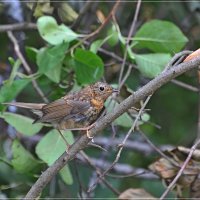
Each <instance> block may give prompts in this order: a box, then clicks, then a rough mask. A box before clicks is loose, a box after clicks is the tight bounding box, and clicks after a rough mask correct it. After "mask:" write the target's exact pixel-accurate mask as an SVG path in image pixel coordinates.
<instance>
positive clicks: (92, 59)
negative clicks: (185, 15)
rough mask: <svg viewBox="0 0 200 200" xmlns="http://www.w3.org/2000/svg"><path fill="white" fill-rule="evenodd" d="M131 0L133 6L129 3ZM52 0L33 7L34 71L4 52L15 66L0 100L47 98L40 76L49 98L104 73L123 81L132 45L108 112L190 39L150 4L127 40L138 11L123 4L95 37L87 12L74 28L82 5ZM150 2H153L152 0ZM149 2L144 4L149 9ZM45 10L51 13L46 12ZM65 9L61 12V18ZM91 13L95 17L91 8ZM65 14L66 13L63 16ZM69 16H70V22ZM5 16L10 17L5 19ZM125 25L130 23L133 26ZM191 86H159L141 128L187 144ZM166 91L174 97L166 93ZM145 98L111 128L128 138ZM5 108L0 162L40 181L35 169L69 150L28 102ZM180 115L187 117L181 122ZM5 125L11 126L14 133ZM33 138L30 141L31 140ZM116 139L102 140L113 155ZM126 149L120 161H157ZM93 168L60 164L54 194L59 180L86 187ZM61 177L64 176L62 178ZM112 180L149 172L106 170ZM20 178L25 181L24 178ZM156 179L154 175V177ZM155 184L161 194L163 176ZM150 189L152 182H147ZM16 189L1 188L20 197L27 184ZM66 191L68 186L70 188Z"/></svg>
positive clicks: (30, 48)
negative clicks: (154, 13) (112, 172)
mask: <svg viewBox="0 0 200 200" xmlns="http://www.w3.org/2000/svg"><path fill="white" fill-rule="evenodd" d="M101 4H102V5H99V6H100V7H101V6H102V7H101V8H102V10H104V9H105V10H106V8H105V6H106V5H107V4H108V5H109V6H110V4H109V3H108V2H102V3H101ZM55 5H56V3H55ZM55 5H54V6H55ZM125 5H129V3H125ZM130 5H131V6H132V4H131V3H130ZM161 5H163V4H162V3H159V2H157V3H155V4H154V6H153V8H154V11H156V10H155V9H156V6H161ZM54 6H53V4H50V1H46V2H45V3H43V4H42V3H41V2H40V3H38V4H37V5H36V7H35V9H36V10H34V12H33V13H32V14H34V16H37V17H38V18H37V19H35V20H36V26H37V31H36V32H31V33H28V32H25V34H26V36H27V37H26V38H28V39H27V40H26V41H25V43H24V46H25V55H26V56H25V58H26V59H27V61H28V63H29V65H30V66H31V69H32V71H34V73H33V74H31V75H27V74H26V73H25V72H24V70H23V66H22V64H21V61H20V60H19V59H16V57H15V56H14V55H10V54H9V55H6V56H7V57H6V58H3V59H4V60H3V59H2V60H0V70H1V66H2V68H3V62H4V63H6V66H9V68H10V70H7V71H9V73H8V72H4V73H5V74H2V75H1V79H4V81H3V82H2V85H1V88H0V103H3V102H10V101H23V102H42V101H43V99H41V98H40V97H39V95H38V94H37V93H35V90H34V89H33V86H32V81H33V80H35V81H36V82H37V84H38V87H39V88H40V89H41V90H42V91H43V93H44V94H45V96H46V97H48V99H49V100H50V101H53V100H55V99H57V98H60V97H61V96H62V95H60V94H63V95H64V94H66V93H67V92H72V91H75V90H77V88H78V89H80V88H81V87H82V86H85V85H88V84H91V83H94V82H96V81H98V80H104V79H106V81H107V82H109V83H110V84H112V83H115V85H116V87H118V86H119V82H118V76H119V74H120V69H121V64H122V60H123V56H124V54H125V53H126V52H127V59H126V61H127V64H128V65H130V64H133V66H134V70H132V72H130V74H129V76H128V79H127V80H126V81H125V84H124V85H123V87H122V89H121V93H120V96H119V97H118V98H116V99H109V100H108V101H107V102H106V104H105V107H106V110H107V112H112V110H113V109H115V107H116V105H118V104H119V103H120V102H121V101H122V100H123V99H125V98H127V97H128V96H129V95H130V94H131V93H132V92H133V90H135V89H137V88H138V87H140V86H141V85H143V84H144V83H145V82H146V81H148V80H149V79H153V78H154V77H156V76H157V75H158V74H160V73H162V71H163V70H164V69H165V66H166V64H167V63H168V62H169V61H170V59H171V58H172V56H173V55H174V54H175V53H177V52H179V51H181V50H182V49H184V48H185V46H186V44H187V43H190V40H191V35H190V34H187V36H186V35H185V34H184V33H183V30H181V29H180V28H179V26H177V25H176V24H177V23H175V19H171V16H166V19H165V20H159V19H154V20H152V19H153V18H154V17H153V16H152V17H150V19H148V20H146V18H145V17H144V15H145V12H144V11H142V10H141V12H142V13H141V18H142V19H140V20H141V21H140V23H139V24H140V26H139V27H137V29H136V27H135V33H134V35H133V36H132V37H131V38H129V39H130V41H129V42H128V43H127V40H128V38H127V33H128V31H129V28H130V24H131V20H130V16H132V15H133V11H132V9H130V8H128V12H127V13H126V12H124V13H120V12H119V15H120V16H119V17H118V18H119V19H118V20H119V24H117V21H118V20H116V21H113V22H112V20H110V21H111V22H110V23H108V24H107V26H106V27H104V29H103V30H101V32H100V33H98V34H96V35H95V36H94V37H92V38H89V37H88V38H87V36H88V35H85V33H88V32H92V30H93V28H94V27H93V26H92V24H91V23H90V20H89V18H87V20H88V21H86V23H87V22H88V25H87V24H84V23H82V24H80V27H79V28H76V29H73V22H74V21H73V20H75V19H77V16H76V15H77V13H76V11H75V10H74V9H73V6H72V7H71V6H70V5H69V4H65V2H62V5H61V4H59V3H58V4H57V6H55V7H54ZM145 6H147V7H148V8H152V7H151V5H149V4H148V3H146V4H145ZM145 6H144V9H146V7H145ZM33 7H34V6H33V5H30V4H29V8H33ZM65 9H67V10H68V11H70V13H71V14H73V16H74V17H73V18H71V15H70V13H69V16H68V15H67V14H66V12H64V11H65ZM55 10H62V13H59V14H58V16H57V15H56V14H55V12H54V11H55ZM45 11H46V13H48V14H50V15H51V16H47V15H45ZM105 13H106V11H105ZM60 15H62V17H60V18H59V16H60ZM88 15H89V16H90V17H91V18H94V16H92V14H89V12H88ZM86 17H87V16H86ZM69 18H70V20H69ZM123 18H124V19H123ZM2 19H3V18H2ZM2 19H1V20H2ZM62 19H68V20H63V21H62ZM121 19H123V21H121ZM1 20H0V21H1ZM181 21H182V20H180V21H179V22H181ZM69 22H70V23H71V24H70V25H67V23H69ZM83 22H84V17H83ZM4 23H7V21H5V22H4ZM127 25H129V26H128V27H129V28H128V27H127ZM98 26H99V24H97V23H96V24H95V28H97V27H98ZM0 29H1V26H0ZM184 32H187V31H184ZM2 37H3V36H2ZM29 38H30V39H29ZM0 39H1V38H0ZM2 41H4V40H2ZM198 42H199V40H198ZM127 44H128V46H127ZM6 46H8V41H7V43H3V42H2V45H1V47H0V52H2V53H3V51H4V48H5V47H6ZM105 51H107V53H105ZM105 54H106V55H105ZM111 57H112V58H111ZM8 58H9V59H8ZM0 59H1V57H0ZM117 59H118V60H117ZM120 59H121V60H120ZM8 60H9V61H10V64H9V65H8V63H7V61H8ZM119 60H120V62H119ZM125 71H128V68H127V66H125ZM124 74H125V73H124ZM124 74H123V76H124ZM191 76H192V74H189V75H188V76H185V77H181V80H183V81H186V82H192V83H195V80H194V79H193V80H191ZM190 94H191V93H189V92H188V91H185V90H184V91H183V89H177V88H175V87H174V86H172V85H169V86H168V87H166V88H165V89H163V90H161V91H159V92H158V93H156V94H155V95H154V96H153V97H152V100H151V103H150V104H149V108H151V109H152V111H151V112H148V111H145V112H144V113H143V114H142V115H141V118H140V120H139V122H138V123H137V128H138V127H139V128H140V129H142V130H144V132H146V133H147V135H148V136H150V137H151V140H152V141H153V142H155V143H157V144H159V145H161V144H162V143H165V144H166V143H170V144H173V145H177V144H178V143H185V144H186V145H187V144H188V142H191V141H192V137H191V138H190V141H189V140H188V139H187V135H186V132H188V134H189V135H192V134H193V133H194V129H195V124H194V121H195V114H196V113H193V112H192V114H191V116H190V117H188V116H187V115H190V112H191V110H195V108H196V107H195V106H196V104H195V102H196V96H195V95H193V94H192V95H190ZM166 96H167V97H169V98H166ZM183 101H184V102H185V103H184V102H183ZM142 103H143V102H141V104H140V105H136V108H133V109H131V110H129V111H128V112H127V113H124V114H123V115H121V116H120V117H119V118H118V119H117V120H115V121H114V123H113V126H112V127H114V128H113V129H112V131H113V130H115V131H116V132H117V133H116V134H117V136H115V137H116V138H117V139H118V138H123V137H124V135H125V134H126V133H127V132H128V130H129V129H130V128H131V126H132V125H133V123H134V119H135V117H136V116H137V114H138V112H137V109H138V108H140V107H141V106H142ZM186 104H187V105H186ZM0 110H1V111H2V112H1V113H0V118H1V119H2V122H1V121H0V125H2V127H6V128H4V130H3V129H2V130H1V131H2V132H1V134H2V136H1V135H0V137H2V139H3V140H1V142H0V144H1V147H0V158H1V159H0V166H1V164H3V163H5V164H6V165H8V167H9V170H8V169H6V170H5V171H7V172H6V175H7V176H9V173H10V171H12V173H15V174H17V175H19V179H20V178H22V179H24V180H25V185H26V186H30V183H31V184H33V183H34V182H35V178H34V177H38V176H39V175H40V173H41V171H42V170H45V168H46V167H47V166H50V165H52V164H53V163H54V162H55V161H56V159H57V158H58V157H59V156H60V155H62V153H63V152H64V151H65V150H66V144H65V143H64V141H63V139H62V138H61V137H60V135H59V133H58V132H57V130H55V129H52V127H48V126H46V125H44V124H41V123H36V124H32V123H33V121H34V119H33V116H32V115H31V116H30V115H29V116H27V115H28V113H27V112H26V111H24V110H23V109H20V110H16V109H14V108H13V107H9V108H8V110H9V111H10V112H8V111H7V112H6V111H5V110H6V106H5V105H1V104H0ZM183 119H184V122H187V124H184V122H183ZM5 122H6V123H5ZM155 124H156V125H157V124H158V125H161V126H162V130H161V131H160V130H158V129H157V128H156V127H157V126H156V125H155ZM11 127H12V128H11ZM13 128H14V129H13ZM113 132H114V131H113ZM5 133H9V134H8V135H9V136H8V135H7V134H5ZM158 133H162V134H158ZM190 133H191V134H190ZM63 134H64V136H65V138H66V139H67V141H68V142H69V143H70V144H72V143H73V142H74V138H73V135H72V132H71V131H64V132H63ZM104 134H105V135H104ZM111 134H112V133H111V130H110V129H109V128H108V129H106V130H105V131H104V132H103V133H102V135H103V136H104V137H105V138H107V137H108V135H109V136H111ZM113 135H114V134H113ZM166 135H167V136H166ZM182 135H183V136H182ZM193 135H194V134H193ZM76 136H77V135H76ZM10 137H12V139H11V138H10ZM77 137H78V136H77ZM140 137H141V136H139V135H138V134H137V133H135V135H133V136H132V137H131V140H136V141H137V140H138V138H139V141H141V140H143V139H141V138H140ZM38 138H39V141H38ZM35 141H36V142H35ZM29 142H30V144H31V145H29ZM109 145H110V147H109ZM112 145H113V144H111V143H110V144H108V147H107V146H105V148H108V154H106V156H105V157H106V159H108V162H112V161H113V160H114V158H115V156H116V155H115V153H116V147H115V146H114V147H113V146H112ZM111 146H112V147H113V148H111ZM86 152H87V153H88V155H90V156H91V157H96V158H102V157H104V155H103V153H102V152H101V150H99V149H94V150H93V148H92V147H89V148H88V149H87V151H86ZM125 152H126V154H125V153H124V154H123V156H122V157H121V158H120V162H124V163H126V164H128V165H129V166H132V167H143V168H147V167H148V165H149V164H150V162H151V161H152V157H150V158H147V157H146V155H145V156H143V155H142V156H141V152H140V153H138V152H131V151H128V150H125ZM10 155H12V156H10ZM74 163H76V161H74ZM79 167H80V169H79ZM3 170H4V168H3V167H2V169H1V167H0V175H1V174H3V173H4V172H3ZM91 176H95V175H94V174H93V175H91V171H90V169H88V168H87V169H86V168H84V166H82V165H80V166H78V170H77V169H76V168H74V167H72V165H71V164H70V165H67V166H65V167H64V168H63V169H62V170H61V171H60V172H59V177H58V178H57V180H56V182H55V183H56V187H55V188H56V189H55V190H56V192H55V194H53V196H52V198H55V197H56V196H59V190H58V191H57V187H58V188H59V187H60V193H62V191H61V190H64V189H63V188H67V191H70V190H69V188H71V193H70V194H67V195H66V194H65V197H66V196H67V197H69V198H70V197H71V198H72V197H77V193H78V189H77V188H78V186H80V185H81V183H80V182H83V185H84V186H83V188H84V187H87V186H88V185H89V181H90V180H92V179H90V180H88V179H89V178H90V177H91ZM60 177H61V179H62V182H60ZM88 177H89V178H88ZM15 178H16V177H14V178H13V180H12V179H11V178H10V179H7V180H6V181H1V180H0V188H1V187H2V186H3V185H6V186H7V187H8V188H9V187H11V186H12V184H13V183H14V182H18V181H16V179H15ZM80 180H81V181H80ZM108 180H109V182H110V183H111V184H112V185H114V186H115V187H117V188H119V190H121V191H122V189H123V190H125V189H127V188H128V186H129V187H130V188H132V187H133V186H135V187H140V186H144V187H145V185H146V183H147V182H148V181H147V180H146V182H145V180H144V181H143V180H137V179H135V178H133V179H131V180H129V179H126V178H124V179H123V180H120V179H117V180H115V179H113V178H108ZM148 183H149V182H148ZM19 184H21V182H20V181H19ZM52 184H53V183H52ZM79 184H80V185H79ZM156 184H157V182H155V185H156ZM63 185H64V187H63ZM155 185H154V184H153V183H152V185H151V187H152V188H153V189H152V190H154V191H153V192H154V194H153V195H155V196H156V195H160V194H161V192H162V191H163V186H161V185H162V183H161V182H159V188H160V189H159V191H156V189H154V186H155ZM81 186H82V185H81ZM50 187H51V186H48V189H47V191H45V192H44V193H43V194H42V195H43V196H44V197H46V196H48V194H49V193H48V190H51V189H50ZM104 190H105V193H104ZM146 190H148V187H147V188H146ZM13 191H14V192H11V191H10V190H2V192H0V197H1V194H2V195H6V196H7V197H9V198H12V197H14V198H17V197H18V196H23V195H25V194H26V193H27V191H28V189H27V190H26V191H20V190H19V191H18V190H17V189H16V188H14V189H13ZM102 192H103V193H104V194H105V195H106V197H111V198H113V197H115V195H114V194H113V193H112V192H110V191H109V190H108V189H107V188H106V189H105V188H101V187H97V188H96V189H95V195H96V196H95V197H102V196H100V195H99V196H98V194H102ZM46 193H48V194H46ZM50 193H51V192H50ZM64 193H66V192H65V190H64ZM158 193H159V194H158ZM171 195H172V194H171ZM43 196H42V197H43ZM60 196H62V194H61V195H60ZM60 196H59V197H60Z"/></svg>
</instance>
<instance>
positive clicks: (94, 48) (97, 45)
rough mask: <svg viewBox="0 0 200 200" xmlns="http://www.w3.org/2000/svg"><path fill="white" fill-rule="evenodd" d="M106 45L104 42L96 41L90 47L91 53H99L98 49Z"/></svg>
mask: <svg viewBox="0 0 200 200" xmlns="http://www.w3.org/2000/svg"><path fill="white" fill-rule="evenodd" d="M103 44H104V40H102V39H100V40H96V41H94V42H93V43H92V44H91V46H90V51H91V52H93V53H97V51H98V49H99V48H100V47H101V46H102V45H103Z"/></svg>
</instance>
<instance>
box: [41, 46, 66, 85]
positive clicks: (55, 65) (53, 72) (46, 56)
mask: <svg viewBox="0 0 200 200" xmlns="http://www.w3.org/2000/svg"><path fill="white" fill-rule="evenodd" d="M67 48H68V44H67V43H63V44H60V45H57V46H54V47H50V48H42V49H40V51H39V52H38V54H37V64H38V67H39V72H40V73H44V74H45V75H46V76H47V77H48V78H49V79H50V80H52V81H54V82H56V83H59V82H60V74H61V69H62V63H63V60H64V58H65V52H66V50H67Z"/></svg>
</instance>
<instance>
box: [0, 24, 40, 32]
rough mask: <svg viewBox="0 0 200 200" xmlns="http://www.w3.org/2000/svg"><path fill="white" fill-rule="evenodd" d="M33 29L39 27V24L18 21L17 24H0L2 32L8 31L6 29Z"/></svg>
mask: <svg viewBox="0 0 200 200" xmlns="http://www.w3.org/2000/svg"><path fill="white" fill-rule="evenodd" d="M28 29H30V30H32V29H35V30H36V29H37V26H36V24H35V23H27V22H25V23H17V24H6V25H0V33H1V32H6V31H20V30H28Z"/></svg>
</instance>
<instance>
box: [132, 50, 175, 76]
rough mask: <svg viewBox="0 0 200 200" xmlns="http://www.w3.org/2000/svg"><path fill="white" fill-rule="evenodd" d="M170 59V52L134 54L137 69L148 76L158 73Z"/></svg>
mask: <svg viewBox="0 0 200 200" xmlns="http://www.w3.org/2000/svg"><path fill="white" fill-rule="evenodd" d="M170 59H171V56H170V54H164V53H154V54H135V60H136V63H137V67H138V70H139V71H140V72H141V73H142V74H143V75H144V76H146V77H148V78H154V77H155V76H157V75H158V74H160V73H161V72H162V71H163V69H164V68H165V65H166V64H167V63H168V62H169V61H170Z"/></svg>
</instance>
